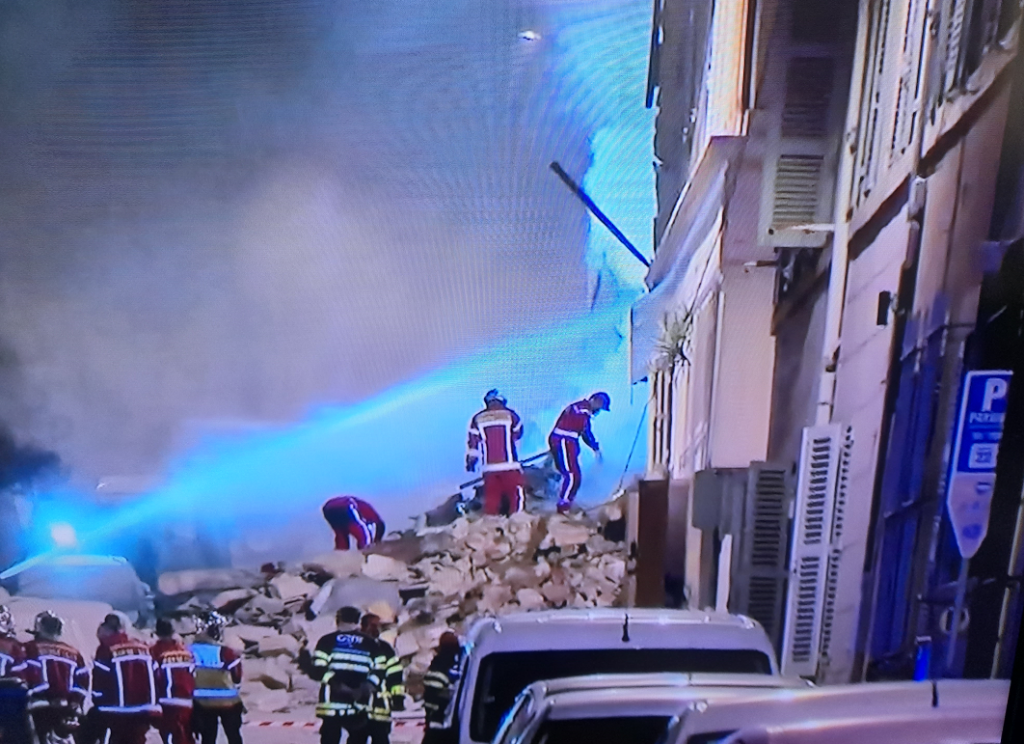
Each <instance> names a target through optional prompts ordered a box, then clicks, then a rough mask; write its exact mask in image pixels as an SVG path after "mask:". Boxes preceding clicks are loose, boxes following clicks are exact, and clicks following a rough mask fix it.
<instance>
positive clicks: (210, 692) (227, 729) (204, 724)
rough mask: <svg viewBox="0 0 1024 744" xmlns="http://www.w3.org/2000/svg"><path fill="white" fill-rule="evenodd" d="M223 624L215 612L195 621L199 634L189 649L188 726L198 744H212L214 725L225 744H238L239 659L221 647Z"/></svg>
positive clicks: (239, 712) (239, 736) (239, 738)
mask: <svg viewBox="0 0 1024 744" xmlns="http://www.w3.org/2000/svg"><path fill="white" fill-rule="evenodd" d="M225 625H227V621H226V620H225V619H224V616H223V615H221V614H220V613H218V612H208V613H206V614H205V615H203V616H202V617H201V618H200V619H199V632H198V633H197V634H196V640H195V643H193V644H192V646H191V647H190V648H189V650H190V651H191V652H192V658H193V659H194V660H195V670H196V671H195V677H196V685H195V690H194V691H193V693H192V723H193V726H194V728H195V729H196V731H197V732H198V733H199V736H200V738H201V740H202V744H216V741H217V728H218V723H219V724H220V726H223V727H224V735H225V736H226V737H227V740H228V744H242V712H243V706H242V698H241V696H240V695H239V693H238V686H239V685H240V684H241V683H242V659H241V657H240V656H239V655H238V654H237V653H236V652H235V651H234V650H233V649H231V648H228V647H227V646H225V645H224V643H223V639H224V627H225Z"/></svg>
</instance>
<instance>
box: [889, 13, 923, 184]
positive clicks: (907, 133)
mask: <svg viewBox="0 0 1024 744" xmlns="http://www.w3.org/2000/svg"><path fill="white" fill-rule="evenodd" d="M927 11H928V3H927V0H912V2H911V3H910V6H909V7H908V8H907V22H906V24H905V25H904V27H903V45H902V52H901V58H900V80H899V92H898V94H897V99H896V116H895V121H894V123H893V130H892V145H891V148H890V164H891V163H892V162H893V161H895V160H896V159H898V158H899V157H900V156H902V155H903V154H904V153H906V151H907V148H909V147H910V145H911V144H912V143H913V141H914V132H915V129H916V126H917V117H918V112H919V111H920V108H921V73H922V67H921V60H922V59H923V57H924V44H925V40H926V39H927V34H926V32H925V24H926V23H927V22H928V12H927Z"/></svg>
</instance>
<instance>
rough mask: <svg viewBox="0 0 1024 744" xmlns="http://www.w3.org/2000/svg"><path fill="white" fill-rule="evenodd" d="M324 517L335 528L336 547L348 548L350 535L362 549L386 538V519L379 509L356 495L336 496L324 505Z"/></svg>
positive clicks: (359, 548) (337, 548)
mask: <svg viewBox="0 0 1024 744" xmlns="http://www.w3.org/2000/svg"><path fill="white" fill-rule="evenodd" d="M323 513H324V519H326V520H327V524H329V525H331V529H332V530H334V549H335V550H348V547H349V537H352V538H354V539H355V541H356V549H357V550H362V549H363V548H367V547H369V546H370V545H372V544H373V543H379V542H380V541H381V540H383V539H384V520H383V519H381V517H380V514H378V513H377V510H376V509H374V508H373V507H372V506H370V505H369V504H368V503H366V502H365V501H363V500H362V499H357V498H356V497H355V496H335V497H334V498H333V499H329V500H328V501H327V503H326V504H324V506H323Z"/></svg>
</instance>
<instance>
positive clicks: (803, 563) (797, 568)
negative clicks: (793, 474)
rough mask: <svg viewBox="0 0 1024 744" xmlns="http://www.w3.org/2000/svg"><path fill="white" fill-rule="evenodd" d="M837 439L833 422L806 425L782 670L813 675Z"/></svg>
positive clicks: (829, 530)
mask: <svg viewBox="0 0 1024 744" xmlns="http://www.w3.org/2000/svg"><path fill="white" fill-rule="evenodd" d="M841 443H842V440H841V433H840V429H839V427H838V426H836V425H829V426H813V427H807V428H806V429H804V435H803V442H802V444H801V454H800V464H799V471H798V472H799V474H798V480H797V488H796V509H795V521H794V535H793V551H792V554H793V557H792V561H791V563H790V579H789V587H788V596H787V601H786V627H785V634H784V637H783V648H782V672H783V674H790V675H799V676H807V677H810V676H814V675H815V674H816V673H817V666H818V652H819V645H820V638H821V620H822V612H823V605H824V600H825V584H826V581H827V575H828V560H829V555H830V552H831V551H830V547H831V545H830V543H831V534H832V518H833V514H834V508H835V495H836V481H837V478H838V473H839V460H840V449H841Z"/></svg>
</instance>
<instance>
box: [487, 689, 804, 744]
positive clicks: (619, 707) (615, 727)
mask: <svg viewBox="0 0 1024 744" xmlns="http://www.w3.org/2000/svg"><path fill="white" fill-rule="evenodd" d="M808 686H809V683H808V682H805V681H803V680H800V679H785V678H783V677H776V676H769V675H763V674H625V675H621V674H599V675H592V676H584V677H567V678H562V679H554V680H544V681H542V682H535V683H533V684H531V685H530V686H529V687H527V688H526V689H525V690H523V692H522V693H521V694H520V695H519V697H518V698H517V699H516V702H515V704H514V705H513V706H512V708H511V710H510V711H509V712H508V714H507V715H506V716H505V719H504V721H503V722H502V726H501V728H500V729H499V730H498V733H497V734H496V735H495V738H494V744H535V743H537V744H539V742H552V744H553V743H554V742H563V741H568V742H575V741H580V742H593V741H605V740H607V741H615V740H619V739H620V738H621V737H622V736H626V737H628V740H629V741H630V742H636V743H637V744H644V743H645V742H651V743H653V742H655V741H656V740H657V739H658V738H659V737H660V736H661V735H662V734H663V732H664V731H665V729H666V727H667V726H668V725H669V723H670V722H672V720H673V719H674V718H675V717H676V716H677V715H678V714H679V713H680V711H682V710H684V709H685V708H686V707H687V706H688V705H689V704H691V703H693V702H695V701H697V700H707V699H709V698H716V697H723V696H732V695H743V694H750V693H752V692H755V691H764V690H769V689H793V688H806V687H808Z"/></svg>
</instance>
